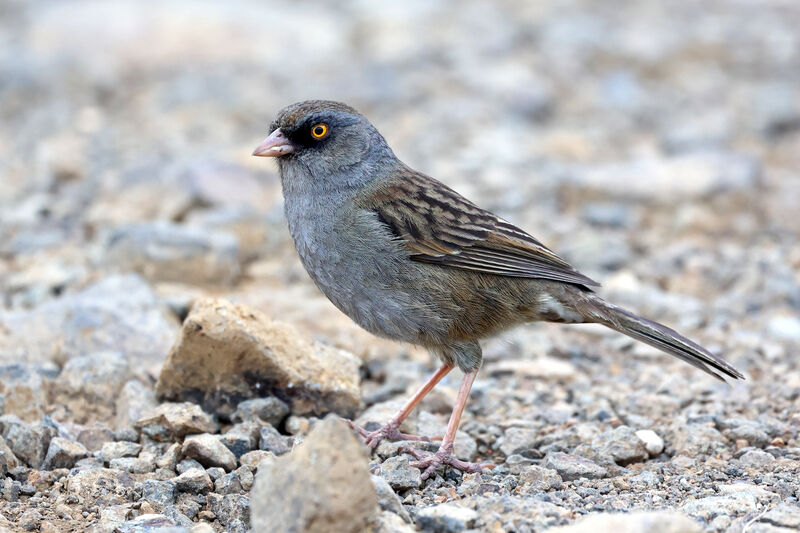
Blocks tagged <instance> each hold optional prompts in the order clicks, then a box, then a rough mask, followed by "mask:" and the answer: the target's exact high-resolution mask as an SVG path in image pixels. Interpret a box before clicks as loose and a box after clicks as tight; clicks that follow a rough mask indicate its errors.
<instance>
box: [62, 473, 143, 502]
mask: <svg viewBox="0 0 800 533" xmlns="http://www.w3.org/2000/svg"><path fill="white" fill-rule="evenodd" d="M66 487H67V490H68V492H69V494H70V495H74V496H77V497H78V498H82V499H89V500H90V501H92V502H94V504H95V505H99V506H106V507H107V506H111V505H120V504H124V503H127V502H128V497H127V494H126V491H128V490H132V489H133V479H132V478H131V476H130V475H129V474H128V473H126V472H122V471H119V470H112V469H108V468H95V469H91V470H78V471H76V470H73V471H72V472H71V473H70V476H69V477H67V478H66ZM77 501H78V500H76V501H75V502H73V503H77ZM68 503H69V502H68Z"/></svg>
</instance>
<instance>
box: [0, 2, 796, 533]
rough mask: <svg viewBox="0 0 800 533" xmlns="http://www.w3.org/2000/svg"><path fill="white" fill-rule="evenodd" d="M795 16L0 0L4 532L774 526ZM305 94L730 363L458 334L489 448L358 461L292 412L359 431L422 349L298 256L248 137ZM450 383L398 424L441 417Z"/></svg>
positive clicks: (591, 343) (470, 418) (571, 340)
mask: <svg viewBox="0 0 800 533" xmlns="http://www.w3.org/2000/svg"><path fill="white" fill-rule="evenodd" d="M797 27H800V5H797V3H796V2H786V1H782V0H763V1H759V2H724V1H718V0H712V1H709V2H693V1H690V0H676V1H672V2H669V3H659V2H628V3H626V4H625V6H624V9H623V8H621V7H620V6H618V5H616V4H615V3H608V2H592V1H590V0H564V1H559V2H512V1H506V0H500V1H497V2H481V1H478V0H466V1H461V2H454V1H446V0H431V1H426V2H403V3H396V5H394V4H393V5H389V4H387V3H378V2H351V3H344V4H342V3H330V2H321V1H318V0H311V1H307V2H302V3H293V2H281V3H278V2H274V1H268V2H256V1H251V0H238V1H236V2H228V3H219V2H211V1H205V0H204V1H199V2H193V3H192V4H191V6H190V5H188V4H187V3H185V2H181V1H178V0H167V1H163V2H158V3H156V4H153V5H148V6H143V5H140V3H139V2H135V1H133V0H121V1H118V2H113V3H102V2H95V1H90V0H82V1H76V2H70V3H59V2H47V1H43V0H33V1H28V2H22V1H8V2H3V3H1V4H0V43H1V44H2V46H0V117H2V120H0V531H5V530H8V531H40V532H44V533H52V532H56V531H84V530H88V531H93V532H97V533H101V532H102V533H106V532H107V533H112V532H137V533H144V532H148V533H149V532H154V531H159V532H162V533H165V532H167V531H172V532H176V533H177V532H182V533H185V532H187V531H189V532H192V533H213V532H217V533H219V532H221V531H233V532H245V531H258V530H259V529H258V528H260V527H261V526H260V524H261V523H262V521H263V520H265V518H264V517H265V514H264V510H275V512H280V513H284V514H287V515H288V514H291V517H292V518H293V519H294V520H295V522H294V523H295V524H296V525H297V527H304V528H308V527H312V526H313V527H315V528H320V529H319V530H325V528H326V527H327V528H328V530H334V529H335V530H336V531H342V530H347V528H362V529H363V528H364V527H370V528H374V530H375V531H380V532H387V533H388V532H411V531H420V530H433V531H519V532H538V531H545V530H549V529H551V528H559V527H563V528H567V529H565V531H597V532H600V531H613V532H615V533H621V532H623V531H643V530H650V531H665V532H666V531H669V532H677V531H691V532H694V531H708V532H714V533H723V532H724V533H741V532H743V531H746V532H747V533H787V532H788V531H796V530H797V529H798V528H800V502H799V501H798V498H800V484H798V483H799V482H798V479H800V415H798V412H800V409H799V408H800V392H798V391H800V358H798V357H797V354H798V352H799V351H800V318H798V316H800V277H799V275H798V272H800V251H799V250H800V247H799V246H798V235H800V217H797V205H798V198H800V172H799V171H798V169H800V34H798V32H797ZM287 43H288V44H287ZM288 48H290V49H291V53H287V49H288ZM154 51H157V53H154ZM309 97H323V98H336V99H342V100H345V101H347V102H349V103H351V104H353V105H355V106H356V107H357V108H359V109H361V110H362V111H364V112H365V113H366V114H367V115H368V116H369V117H370V118H371V119H372V120H373V121H374V123H375V124H376V125H377V126H378V127H379V129H380V130H381V131H382V132H383V133H384V134H385V135H386V137H387V139H388V141H389V142H390V144H391V145H392V147H393V148H394V150H395V152H396V153H397V154H398V156H399V157H401V158H402V159H403V160H404V161H405V162H407V163H408V164H410V165H411V166H413V167H415V168H419V169H420V170H423V171H425V172H427V173H429V174H431V175H433V176H436V177H437V178H439V179H441V180H443V181H444V182H446V183H447V184H448V185H450V186H452V187H454V188H455V189H457V190H458V191H460V192H462V193H464V194H466V195H467V196H468V197H470V198H471V199H473V200H474V201H476V202H477V203H479V204H481V205H483V206H485V207H487V208H490V209H492V210H494V211H496V212H497V213H498V214H499V215H501V216H502V217H504V218H506V219H508V220H510V221H512V222H514V223H516V224H518V225H520V226H521V227H523V228H525V229H528V230H529V231H531V233H532V234H533V235H535V236H536V237H537V238H539V239H541V240H542V241H543V242H545V243H546V244H547V245H548V246H550V247H551V248H553V249H554V250H555V251H557V252H558V253H560V254H561V255H562V256H564V257H565V258H566V259H568V260H569V261H570V262H571V263H573V264H574V265H575V266H576V267H578V268H579V269H580V270H581V271H583V272H585V273H586V274H587V275H590V276H591V277H593V278H595V279H598V280H599V281H601V282H603V287H602V288H600V289H598V291H599V292H600V293H601V294H602V295H603V296H605V297H608V298H609V299H610V300H612V301H614V302H616V303H618V304H620V305H624V306H627V307H630V308H631V309H633V310H634V311H637V312H640V313H642V314H644V315H647V316H649V317H651V318H654V319H657V320H659V321H662V322H665V323H667V324H669V325H671V326H674V327H675V328H677V329H678V330H680V331H682V332H685V333H686V334H687V335H689V336H690V337H692V338H694V339H696V340H698V341H700V342H701V343H702V344H704V345H705V346H707V347H709V348H710V349H711V350H712V351H714V352H717V353H722V354H725V357H726V358H727V359H728V360H730V361H731V362H732V363H733V364H734V365H735V366H736V367H737V368H740V369H741V370H742V371H744V372H745V374H746V375H747V380H746V381H744V382H738V383H733V384H731V385H725V384H722V383H719V382H716V381H714V380H713V379H711V378H709V377H708V376H705V375H702V374H700V373H699V372H698V371H696V370H695V369H693V368H691V367H688V366H687V365H684V364H682V363H681V362H680V361H676V360H673V359H671V358H669V357H668V356H666V355H663V354H659V353H657V352H655V351H654V350H652V349H650V348H648V347H646V346H643V345H641V344H639V343H636V342H634V341H631V340H629V339H625V338H622V337H620V336H619V335H617V334H615V333H613V332H610V331H606V330H603V329H602V328H600V327H594V326H586V327H584V326H563V325H541V324H540V325H530V326H527V327H524V328H518V329H515V330H513V331H510V332H507V333H505V334H504V335H502V336H501V337H500V338H498V339H495V340H489V341H487V342H486V343H485V345H484V353H485V364H484V367H483V370H482V372H481V373H480V375H479V376H478V379H477V381H476V382H475V387H474V389H473V392H472V395H471V399H470V403H469V405H468V407H467V409H466V411H465V413H464V418H463V424H462V426H461V431H460V432H459V434H458V437H457V443H456V453H457V455H459V456H460V457H463V458H465V459H470V460H479V461H489V462H493V463H495V464H497V467H496V468H495V469H493V470H491V471H488V470H487V471H485V472H481V473H477V474H460V473H458V472H454V471H452V470H450V469H444V468H443V469H440V470H439V471H438V472H437V475H436V476H434V477H433V478H432V479H430V480H427V481H425V482H422V481H421V479H420V476H419V471H418V470H417V469H415V468H413V467H412V466H411V465H410V464H409V463H410V456H409V455H407V454H405V453H402V451H401V450H400V448H401V447H402V446H403V444H397V443H383V444H381V445H380V446H379V447H378V449H377V450H376V451H375V453H373V454H372V455H370V456H369V458H367V457H366V455H365V452H364V450H363V449H361V448H359V446H358V445H357V444H356V441H355V440H354V439H353V438H351V437H352V435H351V434H349V433H347V431H346V430H345V429H344V427H343V426H342V424H336V423H335V422H334V421H332V420H328V419H326V420H325V421H324V422H321V421H320V420H321V417H322V416H323V415H326V414H328V413H330V412H333V413H338V414H340V415H344V416H349V417H357V419H358V421H359V422H360V423H363V424H366V425H369V426H370V427H375V424H379V423H381V422H384V421H385V420H387V419H388V418H389V417H390V416H391V415H392V413H393V411H394V410H396V409H397V407H398V406H399V405H400V404H402V401H403V400H404V399H405V398H406V397H407V396H408V395H409V394H410V393H411V392H412V391H413V390H414V389H416V388H417V387H419V385H420V384H421V383H423V382H424V380H425V379H426V378H427V376H428V375H430V374H431V373H432V372H433V370H434V366H435V365H434V363H432V362H431V360H430V359H429V357H428V355H427V354H426V353H425V352H424V351H423V350H420V349H417V348H413V347H409V346H404V345H399V344H395V343H391V342H388V341H384V340H380V339H376V338H374V337H373V336H371V335H369V334H368V333H366V332H364V331H361V330H359V329H358V328H357V327H356V326H354V325H353V324H352V323H351V322H350V320H349V319H347V318H346V317H345V316H343V315H342V314H341V313H340V312H339V311H337V310H336V309H335V308H334V307H333V306H332V305H331V304H330V303H329V302H328V301H327V300H326V299H325V298H324V297H323V296H322V295H321V294H320V293H319V291H318V290H317V289H316V288H315V287H314V286H313V283H311V281H310V280H309V279H308V277H307V276H306V274H305V272H304V271H303V268H302V266H301V265H300V264H299V261H298V260H297V257H296V254H295V252H294V250H293V247H292V244H291V242H290V239H289V238H288V234H287V231H286V227H285V223H284V221H283V216H282V201H281V194H280V183H279V180H278V178H277V176H276V172H275V165H274V164H273V163H272V162H270V161H265V160H262V159H256V158H252V157H250V153H251V151H252V149H253V147H254V146H255V145H256V144H257V143H258V142H259V141H260V140H261V139H262V138H263V137H264V136H265V135H266V134H267V133H268V132H267V131H266V130H267V127H268V124H269V122H270V121H271V120H272V117H273V115H274V113H275V112H276V111H277V110H278V109H279V108H281V107H282V106H284V105H286V104H287V103H290V102H293V101H296V100H300V99H304V98H309ZM187 317H188V319H187ZM181 324H183V326H182V327H181ZM458 383H459V376H458V375H457V373H453V375H451V376H448V377H447V378H446V379H445V380H443V381H442V383H441V384H440V385H439V386H438V387H437V388H436V389H435V390H434V391H433V392H432V393H431V394H430V396H429V397H428V398H426V399H425V401H423V403H422V404H421V405H420V408H419V410H418V412H417V413H415V414H414V415H413V416H412V417H411V419H409V420H408V421H407V423H406V424H404V425H403V427H402V430H403V431H406V432H409V433H420V434H423V435H430V436H436V435H441V434H442V432H443V429H444V427H445V425H446V423H447V418H448V414H449V409H450V406H451V405H452V402H453V400H454V398H455V395H456V392H457V389H458ZM414 446H417V447H418V448H419V449H421V450H431V451H432V450H434V449H435V448H436V444H435V443H415V444H414ZM334 458H341V459H342V462H337V463H336V464H335V465H334V464H332V463H331V461H332V460H333V459H334ZM320 465H321V466H320ZM328 471H330V472H328ZM329 473H332V474H335V475H334V476H332V478H331V479H330V480H329V483H328V484H327V485H326V483H324V482H323V481H324V480H325V479H328V474H329ZM292 475H294V476H295V477H294V478H292ZM267 477H269V478H270V479H271V480H274V482H275V485H274V486H271V484H270V483H263V482H259V481H257V480H259V479H265V478H267ZM278 482H280V483H279V484H278ZM345 482H346V483H345ZM254 486H255V487H256V488H255V489H254V488H253V487H254ZM278 486H280V487H282V488H281V489H279V488H277V487H278ZM311 486H313V487H314V489H313V490H312V489H309V487H311ZM301 496H304V497H301ZM290 497H291V498H294V499H293V500H292V501H293V502H295V504H296V505H298V506H299V507H298V510H297V512H296V513H290V509H289V508H288V507H283V508H282V507H280V506H281V502H285V501H286V500H287V499H288V498H290ZM346 497H350V498H351V499H354V502H355V503H356V504H357V505H355V506H353V505H354V504H352V503H350V504H348V503H347V501H346ZM311 503H313V506H311ZM347 505H351V507H349V508H348V507H347ZM665 513H667V514H665ZM251 516H252V518H253V521H251ZM320 517H322V518H321V520H319V519H320ZM301 520H305V521H306V522H303V523H302V524H300V522H299V521H301ZM314 520H317V521H314ZM348 520H349V521H348ZM256 524H258V525H256ZM309 524H311V525H309Z"/></svg>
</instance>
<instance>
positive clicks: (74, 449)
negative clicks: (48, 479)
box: [42, 437, 88, 470]
mask: <svg viewBox="0 0 800 533" xmlns="http://www.w3.org/2000/svg"><path fill="white" fill-rule="evenodd" d="M87 455H88V451H87V450H86V447H85V446H84V445H83V444H81V443H79V442H72V441H70V440H67V439H63V438H61V437H54V438H53V439H52V440H50V446H49V447H48V449H47V455H46V456H45V458H44V462H43V463H42V468H43V469H45V470H54V469H56V468H72V467H73V466H75V463H76V462H77V461H78V460H80V459H83V458H84V457H86V456H87Z"/></svg>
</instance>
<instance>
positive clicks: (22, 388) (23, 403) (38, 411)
mask: <svg viewBox="0 0 800 533" xmlns="http://www.w3.org/2000/svg"><path fill="white" fill-rule="evenodd" d="M49 381H50V380H49V379H48V378H47V376H46V374H44V373H43V372H42V368H41V367H39V366H38V365H29V364H21V363H14V364H10V365H2V366H0V395H2V396H3V409H2V410H0V415H3V414H9V415H17V416H18V417H20V418H21V419H22V420H27V421H31V422H32V421H34V420H39V419H41V418H42V415H44V408H45V407H46V406H47V403H48V398H47V392H48V384H49Z"/></svg>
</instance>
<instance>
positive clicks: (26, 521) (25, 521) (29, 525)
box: [17, 509, 42, 531]
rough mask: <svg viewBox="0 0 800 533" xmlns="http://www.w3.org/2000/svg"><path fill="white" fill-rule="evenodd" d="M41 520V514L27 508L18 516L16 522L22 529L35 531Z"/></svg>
mask: <svg viewBox="0 0 800 533" xmlns="http://www.w3.org/2000/svg"><path fill="white" fill-rule="evenodd" d="M41 521H42V515H41V513H40V512H39V511H37V510H36V509H28V510H27V511H25V512H24V513H22V515H21V516H20V517H19V520H18V522H17V523H18V524H19V527H21V528H22V529H23V530H24V531H37V530H38V529H39V524H40V523H41Z"/></svg>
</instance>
